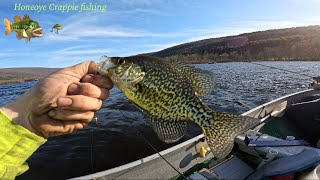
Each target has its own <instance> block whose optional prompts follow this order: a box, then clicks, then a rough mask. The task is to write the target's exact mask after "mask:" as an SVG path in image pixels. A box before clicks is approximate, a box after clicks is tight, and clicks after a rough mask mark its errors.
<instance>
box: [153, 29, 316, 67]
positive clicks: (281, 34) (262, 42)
mask: <svg viewBox="0 0 320 180" xmlns="http://www.w3.org/2000/svg"><path fill="white" fill-rule="evenodd" d="M148 55H150V56H155V57H162V58H166V59H180V60H182V61H185V62H188V63H207V62H212V61H214V62H226V61H256V60H262V61H295V60H301V61H314V60H320V26H308V27H297V28H287V29H278V30H267V31H259V32H253V33H245V34H240V35H237V36H228V37H221V38H212V39H205V40H200V41H195V42H190V43H186V44H181V45H178V46H174V47H171V48H168V49H164V50H162V51H159V52H154V53H149V54H148Z"/></svg>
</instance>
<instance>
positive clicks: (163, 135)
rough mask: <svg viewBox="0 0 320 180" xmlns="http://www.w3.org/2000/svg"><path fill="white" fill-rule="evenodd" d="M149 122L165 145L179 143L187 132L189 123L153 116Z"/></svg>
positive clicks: (149, 118)
mask: <svg viewBox="0 0 320 180" xmlns="http://www.w3.org/2000/svg"><path fill="white" fill-rule="evenodd" d="M147 121H148V122H149V124H150V125H151V126H152V128H153V130H154V132H155V133H156V134H157V136H158V138H159V139H160V140H161V141H162V142H165V143H174V142H177V141H179V140H180V139H181V138H182V137H183V136H184V135H185V134H186V132H187V121H174V120H163V119H158V118H156V117H152V116H149V117H148V120H147Z"/></svg>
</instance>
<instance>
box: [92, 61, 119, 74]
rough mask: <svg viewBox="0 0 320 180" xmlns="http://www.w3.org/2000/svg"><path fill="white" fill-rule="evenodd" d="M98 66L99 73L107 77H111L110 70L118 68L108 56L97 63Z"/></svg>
mask: <svg viewBox="0 0 320 180" xmlns="http://www.w3.org/2000/svg"><path fill="white" fill-rule="evenodd" d="M96 64H97V72H98V73H99V74H101V75H106V76H109V73H110V72H109V70H110V69H111V68H113V67H115V66H116V65H115V64H114V63H113V62H112V61H111V58H110V57H108V56H102V57H101V58H100V59H99V60H98V61H96Z"/></svg>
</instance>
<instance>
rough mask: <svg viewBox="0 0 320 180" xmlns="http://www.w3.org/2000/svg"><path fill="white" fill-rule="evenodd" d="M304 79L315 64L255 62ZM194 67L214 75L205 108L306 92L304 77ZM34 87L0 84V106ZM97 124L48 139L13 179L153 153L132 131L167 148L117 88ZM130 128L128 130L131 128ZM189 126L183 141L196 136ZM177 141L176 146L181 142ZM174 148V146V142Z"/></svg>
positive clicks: (251, 67) (236, 107)
mask: <svg viewBox="0 0 320 180" xmlns="http://www.w3.org/2000/svg"><path fill="white" fill-rule="evenodd" d="M260 63H261V64H265V65H269V66H275V67H278V68H283V69H288V70H290V71H296V72H300V73H304V74H308V75H310V76H317V75H320V73H319V69H320V63H319V62H260ZM196 66H197V67H200V68H203V69H207V70H210V71H213V72H215V74H216V76H217V80H218V84H217V87H216V89H215V91H214V92H213V93H212V94H211V95H210V96H207V97H203V100H204V102H205V103H206V104H207V105H208V106H209V107H211V108H213V109H215V110H218V111H223V112H228V113H234V114H240V113H243V112H245V111H247V110H249V109H251V108H253V107H255V106H257V105H260V104H262V103H265V102H268V101H270V100H272V99H275V98H278V97H281V96H283V95H285V94H289V93H293V92H297V91H301V90H304V89H307V88H308V84H309V83H310V82H311V79H310V78H308V77H305V76H301V75H297V74H292V73H288V72H284V71H281V70H277V69H271V68H268V67H262V66H258V65H255V64H252V63H246V62H243V63H221V64H202V65H196ZM35 83H36V82H35V81H34V82H26V83H19V84H11V85H0V100H1V101H0V105H3V104H5V103H8V102H10V101H12V100H13V99H15V98H16V97H17V96H19V95H21V94H22V93H23V92H24V91H26V90H27V89H29V88H30V87H31V86H32V85H34V84H35ZM97 116H98V119H99V124H95V123H91V124H90V125H89V127H88V128H86V129H84V130H80V131H78V132H76V133H73V134H72V135H64V136H59V137H54V138H50V139H49V140H48V142H47V143H46V144H44V145H43V146H42V147H41V148H40V149H38V150H37V151H36V152H35V153H34V155H32V156H31V157H30V158H29V159H28V164H29V166H30V169H29V170H28V171H27V172H26V173H25V174H23V175H21V176H19V177H18V178H17V179H66V178H71V177H76V176H80V175H86V174H90V173H93V172H98V171H102V170H106V169H109V168H112V167H115V166H119V165H122V164H125V163H128V162H131V161H134V160H137V159H139V158H142V157H145V156H148V155H151V154H153V153H155V152H154V151H153V150H152V149H150V148H149V147H148V146H147V145H145V143H144V142H143V141H142V140H141V139H140V138H139V137H138V136H137V133H136V129H135V128H133V127H132V125H133V126H134V127H136V128H137V129H138V130H139V131H141V133H142V135H143V136H144V137H146V138H147V139H148V140H149V141H150V142H151V143H152V144H153V145H154V146H155V147H156V148H157V149H158V150H159V151H160V150H163V149H165V148H168V147H170V146H172V145H167V144H164V143H162V142H160V141H159V140H158V139H157V137H156V136H155V134H154V133H153V132H152V130H151V128H150V127H149V126H148V125H147V124H146V123H145V122H144V120H143V117H142V115H141V114H140V112H139V111H138V110H137V109H136V108H135V107H134V106H132V105H131V104H130V103H129V102H128V100H127V98H126V97H125V96H124V95H123V94H122V93H121V92H120V91H119V90H118V89H117V88H114V89H112V91H111V95H110V98H109V99H108V100H106V101H105V102H104V104H103V108H102V109H101V110H100V111H98V112H97ZM131 124H132V125H131ZM200 133H201V132H200V130H199V128H198V127H196V126H194V125H190V128H189V129H188V134H187V135H186V136H185V137H184V138H183V139H182V140H181V141H184V140H186V139H189V138H191V137H193V136H195V135H197V134H200ZM181 141H180V142H181ZM178 143H179V142H178Z"/></svg>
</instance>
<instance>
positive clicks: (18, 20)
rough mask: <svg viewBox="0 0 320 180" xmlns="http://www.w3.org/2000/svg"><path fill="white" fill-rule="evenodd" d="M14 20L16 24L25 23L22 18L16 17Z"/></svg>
mask: <svg viewBox="0 0 320 180" xmlns="http://www.w3.org/2000/svg"><path fill="white" fill-rule="evenodd" d="M13 20H14V22H21V21H23V20H22V18H21V17H20V16H15V17H14V18H13Z"/></svg>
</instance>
